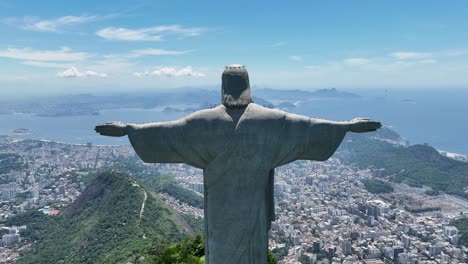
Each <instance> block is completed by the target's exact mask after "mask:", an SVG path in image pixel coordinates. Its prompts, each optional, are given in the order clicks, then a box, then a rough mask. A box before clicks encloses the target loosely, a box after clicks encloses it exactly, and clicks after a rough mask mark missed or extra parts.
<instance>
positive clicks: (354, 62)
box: [343, 58, 371, 66]
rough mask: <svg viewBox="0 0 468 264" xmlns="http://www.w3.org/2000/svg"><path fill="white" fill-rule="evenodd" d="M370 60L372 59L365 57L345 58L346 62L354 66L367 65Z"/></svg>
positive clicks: (344, 61)
mask: <svg viewBox="0 0 468 264" xmlns="http://www.w3.org/2000/svg"><path fill="white" fill-rule="evenodd" d="M370 62H371V61H370V60H369V59H365V58H349V59H345V60H343V63H344V64H346V65H353V66H359V65H365V64H368V63H370Z"/></svg>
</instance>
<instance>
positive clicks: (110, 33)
mask: <svg viewBox="0 0 468 264" xmlns="http://www.w3.org/2000/svg"><path fill="white" fill-rule="evenodd" d="M204 30H205V29H204V28H195V27H194V28H188V27H183V26H180V25H162V26H155V27H148V28H140V29H128V28H116V27H107V28H103V29H101V30H99V31H98V32H96V35H98V36H99V37H101V38H104V39H108V40H122V41H160V40H162V39H163V37H165V36H168V35H174V36H177V37H178V38H183V37H193V36H198V35H200V34H201V33H202V32H203V31H204Z"/></svg>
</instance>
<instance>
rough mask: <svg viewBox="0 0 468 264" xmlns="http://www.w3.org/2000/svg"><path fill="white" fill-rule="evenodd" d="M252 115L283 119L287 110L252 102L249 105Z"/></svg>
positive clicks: (248, 111) (248, 109)
mask: <svg viewBox="0 0 468 264" xmlns="http://www.w3.org/2000/svg"><path fill="white" fill-rule="evenodd" d="M247 113H248V115H250V116H259V117H268V119H283V118H284V117H285V115H286V112H284V111H282V110H279V109H272V108H268V107H264V106H261V105H258V104H254V103H250V104H249V105H248V107H247Z"/></svg>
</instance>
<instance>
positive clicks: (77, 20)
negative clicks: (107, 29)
mask: <svg viewBox="0 0 468 264" xmlns="http://www.w3.org/2000/svg"><path fill="white" fill-rule="evenodd" d="M100 18H102V17H99V16H95V15H92V16H90V15H82V16H62V17H58V18H54V19H45V20H39V19H37V20H36V19H32V18H29V19H25V21H26V25H24V26H23V28H25V29H28V30H34V31H43V32H58V31H60V30H61V29H62V28H64V27H67V26H72V25H78V24H83V23H88V22H92V21H95V20H98V19H100ZM34 20H36V21H34Z"/></svg>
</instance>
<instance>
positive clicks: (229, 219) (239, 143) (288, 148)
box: [95, 64, 381, 264]
mask: <svg viewBox="0 0 468 264" xmlns="http://www.w3.org/2000/svg"><path fill="white" fill-rule="evenodd" d="M221 99H222V104H221V105H220V106H218V107H215V108H213V109H206V110H201V111H197V112H194V113H192V114H190V115H188V116H186V117H184V118H182V119H179V120H176V121H170V122H155V123H148V124H123V123H120V122H110V123H106V124H103V125H99V126H97V127H96V129H95V130H96V132H98V133H99V134H101V135H105V136H114V137H120V136H125V135H128V137H129V139H130V143H131V144H132V146H133V148H134V149H135V151H136V153H137V154H138V156H139V157H140V158H141V159H142V160H143V161H144V162H147V163H163V162H164V163H165V162H168V163H186V164H188V165H191V166H193V167H196V168H200V169H203V178H204V199H205V207H204V209H205V241H206V242H205V259H206V263H210V264H225V263H233V264H234V263H235V264H244V263H259V264H264V263H267V250H268V230H269V229H270V226H271V221H274V201H273V176H274V169H275V168H276V167H278V166H281V165H284V164H287V163H289V162H292V161H295V160H317V161H324V160H327V159H328V158H330V156H331V155H332V154H333V153H334V152H335V150H336V149H337V148H338V146H339V145H340V143H341V141H342V140H343V137H344V136H345V134H346V132H348V131H351V132H368V131H375V130H377V129H378V128H380V127H381V124H380V123H379V122H375V121H371V120H369V119H353V120H351V121H347V122H335V121H328V120H323V119H316V118H310V117H306V116H301V115H296V114H290V113H287V112H284V111H280V110H277V109H269V108H265V107H262V106H260V105H257V104H254V103H253V102H252V97H251V94H250V85H249V77H248V74H247V71H246V69H245V68H244V66H242V65H237V64H233V65H230V66H227V67H226V69H225V71H224V72H223V75H222V87H221Z"/></svg>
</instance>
